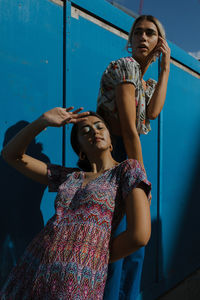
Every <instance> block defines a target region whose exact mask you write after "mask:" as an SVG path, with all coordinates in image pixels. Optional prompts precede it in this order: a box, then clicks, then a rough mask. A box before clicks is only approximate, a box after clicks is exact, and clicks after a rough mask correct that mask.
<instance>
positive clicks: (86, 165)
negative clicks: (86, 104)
mask: <svg viewBox="0 0 200 300" xmlns="http://www.w3.org/2000/svg"><path fill="white" fill-rule="evenodd" d="M89 113H90V114H89V116H94V117H97V118H98V119H100V120H101V121H102V122H103V123H104V124H105V126H106V128H107V129H108V131H109V126H108V124H107V123H106V122H105V120H104V119H103V118H102V117H101V116H100V115H98V114H97V113H95V112H94V111H89ZM78 124H79V123H75V124H74V125H73V126H72V130H71V138H70V139H71V146H72V148H73V150H74V152H75V153H76V154H77V155H78V156H79V154H80V152H81V147H80V144H79V140H78ZM77 165H78V167H79V168H80V169H82V170H83V171H85V172H90V171H91V170H92V168H91V165H90V162H89V160H88V158H87V156H86V155H85V157H84V158H83V159H80V158H79V160H78V162H77Z"/></svg>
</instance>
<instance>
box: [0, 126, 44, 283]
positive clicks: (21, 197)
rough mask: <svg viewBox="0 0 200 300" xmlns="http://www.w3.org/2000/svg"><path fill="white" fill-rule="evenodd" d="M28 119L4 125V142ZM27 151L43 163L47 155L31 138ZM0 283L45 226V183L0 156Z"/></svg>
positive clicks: (39, 144) (40, 145)
mask: <svg viewBox="0 0 200 300" xmlns="http://www.w3.org/2000/svg"><path fill="white" fill-rule="evenodd" d="M28 124H29V123H28V122H26V121H19V122H18V123H16V124H15V125H13V126H11V127H10V128H8V129H7V131H6V133H5V136H4V142H3V146H4V145H6V144H7V143H8V141H9V140H10V139H11V138H12V137H13V136H14V135H16V134H17V132H19V131H20V130H21V129H22V128H24V127H25V126H26V125H28ZM27 154H29V155H31V156H33V157H34V158H37V159H39V160H41V161H43V162H45V163H48V162H50V160H49V158H48V157H47V156H46V155H45V154H43V153H42V144H41V143H36V140H35V139H34V140H33V141H32V142H31V144H30V145H29V147H28V149H27ZM0 170H1V180H0V187H1V200H0V287H1V286H2V285H3V283H4V282H5V280H6V278H7V276H8V274H9V273H10V271H11V269H12V268H13V266H14V265H16V263H17V261H18V259H19V257H20V256H21V255H22V254H23V252H24V250H25V248H26V246H27V245H28V244H29V242H30V241H31V240H32V239H33V237H34V236H35V235H36V234H37V233H38V232H39V231H40V230H41V229H42V228H43V227H44V222H43V217H42V213H41V210H40V204H41V200H42V196H43V193H44V190H45V188H46V186H45V185H42V184H39V183H37V182H35V181H33V180H31V179H29V178H27V177H25V176H24V175H22V174H20V173H19V172H18V171H17V170H15V169H13V168H12V167H10V166H9V165H8V164H7V163H6V162H5V161H4V160H3V158H2V157H1V156H0Z"/></svg>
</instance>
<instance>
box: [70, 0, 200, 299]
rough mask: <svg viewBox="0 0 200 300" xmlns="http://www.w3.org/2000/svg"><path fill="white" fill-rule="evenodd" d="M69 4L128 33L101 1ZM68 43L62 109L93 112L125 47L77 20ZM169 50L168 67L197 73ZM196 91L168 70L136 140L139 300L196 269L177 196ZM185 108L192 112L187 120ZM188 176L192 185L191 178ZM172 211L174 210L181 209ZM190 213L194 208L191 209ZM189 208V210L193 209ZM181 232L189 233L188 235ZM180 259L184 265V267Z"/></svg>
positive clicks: (154, 69) (189, 79)
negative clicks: (141, 187) (144, 177)
mask: <svg viewBox="0 0 200 300" xmlns="http://www.w3.org/2000/svg"><path fill="white" fill-rule="evenodd" d="M75 3H76V4H78V5H80V6H82V7H83V8H84V9H86V10H88V11H91V12H92V14H97V15H98V16H99V17H101V18H103V19H105V20H106V21H110V20H111V19H112V20H114V21H115V19H114V18H115V17H116V16H117V21H116V22H115V23H114V25H117V26H119V27H120V26H121V28H122V29H123V30H127V28H128V27H129V28H130V27H131V23H132V20H131V23H129V25H128V27H127V22H130V17H129V16H127V20H128V21H127V22H124V25H123V22H122V20H123V21H124V13H123V12H120V11H119V10H117V13H116V8H114V7H111V6H107V3H105V1H100V2H95V5H93V3H92V2H91V1H84V3H83V1H81V0H80V1H75ZM119 24H120V25H119ZM69 35H70V43H71V44H70V47H71V48H70V49H69V53H68V58H69V60H68V63H67V69H68V70H69V74H68V78H67V84H69V82H70V88H69V91H68V101H69V105H71V104H74V103H76V104H77V106H80V105H81V106H82V105H83V104H84V107H85V109H95V108H96V97H97V93H98V88H99V80H100V78H101V75H102V72H103V71H104V69H105V67H106V66H107V65H108V63H109V62H110V61H111V60H114V59H117V58H119V57H122V56H127V52H126V51H125V50H124V48H125V44H126V41H125V40H123V39H122V38H120V37H118V36H116V35H114V34H112V33H111V32H108V31H107V30H105V29H104V28H101V27H100V26H98V25H95V24H93V23H92V22H90V21H89V20H86V19H84V18H82V17H79V19H74V18H71V19H70V27H69ZM169 44H170V46H171V49H172V57H173V58H174V59H176V60H177V61H179V62H181V63H183V65H186V66H188V67H189V68H190V69H192V70H194V71H196V72H198V71H199V70H200V69H199V66H200V64H199V62H198V61H197V60H195V59H194V58H193V57H191V56H189V55H188V54H187V53H185V52H184V51H183V50H182V49H180V48H179V47H177V46H176V45H173V44H172V43H170V42H169ZM149 77H152V78H154V79H157V78H158V64H157V63H154V64H153V65H152V66H151V68H150V69H149V70H148V73H147V74H146V76H145V78H146V79H147V78H149ZM68 81H69V82H68ZM198 86H199V79H197V78H195V77H194V76H192V75H190V74H188V73H186V72H185V71H183V70H181V69H180V68H177V67H176V66H174V65H171V73H170V79H169V85H168V92H167V98H166V105H165V107H164V111H163V112H162V114H161V116H160V118H159V119H157V120H155V121H152V122H151V125H152V131H151V132H150V133H149V135H147V136H142V137H141V141H142V148H143V156H144V162H145V166H146V169H147V173H148V175H149V179H150V181H151V182H152V184H153V190H152V196H153V199H152V205H151V215H152V237H151V241H150V243H149V245H148V246H147V249H146V258H145V262H144V269H143V275H142V284H141V294H140V296H139V299H148V300H151V299H156V297H158V296H159V295H160V294H162V293H163V292H164V291H166V290H167V289H169V288H171V287H172V286H173V285H175V284H176V283H177V282H178V281H180V280H181V279H183V278H184V276H186V275H187V274H189V273H190V272H192V271H193V270H195V268H198V267H199V264H200V258H199V254H198V251H199V250H200V239H199V236H198V235H197V232H195V230H194V228H196V229H198V228H199V225H200V224H199V223H200V222H199V221H198V218H196V219H195V221H193V222H192V223H191V225H190V226H188V223H190V222H191V216H190V217H185V215H187V213H186V211H187V207H188V202H189V201H191V200H189V199H190V197H189V196H188V193H187V196H184V195H185V193H186V192H185V189H186V190H188V189H190V188H191V181H192V179H193V176H192V175H191V173H190V172H191V171H192V172H193V173H194V170H193V169H194V168H195V164H196V163H195V162H196V161H197V158H198V155H197V154H198V151H199V144H198V143H199V141H198V136H199V132H198V127H197V124H198V122H199V121H198V120H199V116H200V108H199V104H200V102H199V99H200V94H199V88H198ZM191 103H193V105H194V107H195V111H194V112H192V113H190V110H191V109H192V107H191ZM190 107H191V108H190ZM186 113H187V117H186ZM189 119H191V120H189ZM180 121H181V122H180ZM184 121H185V122H184ZM192 124H193V125H192ZM194 124H196V128H194V127H195V126H194ZM181 128H182V129H181ZM159 130H160V131H159ZM191 131H192V132H191ZM190 135H192V136H193V138H192V140H193V144H194V145H193V147H194V148H193V154H192V157H193V167H192V165H191V163H192V160H191V159H189V160H188V162H187V163H185V161H186V157H187V156H189V157H190V153H192V152H191V151H190V149H189V147H190V143H187V142H185V141H186V140H187V139H188V138H189V136H190ZM185 144H186V145H185ZM67 147H69V145H68V146H67ZM182 148H183V149H182ZM158 151H159V152H160V153H158ZM194 152H195V153H194ZM158 154H159V155H158ZM68 157H70V158H71V159H70V163H71V164H72V165H74V163H75V162H76V160H77V157H76V156H75V155H74V154H71V153H70V155H69V154H68ZM181 157H182V159H181ZM66 161H67V160H66ZM183 161H184V164H183ZM184 165H185V166H184ZM178 174H181V175H182V176H181V177H180V175H179V176H178ZM195 176H196V177H197V178H199V177H198V176H199V174H197V171H196V173H195ZM181 178H182V179H181ZM196 180H198V179H196ZM180 185H181V188H180ZM182 186H183V187H182ZM187 186H188V188H187ZM193 189H194V188H193ZM194 194H195V195H196V198H198V197H199V196H198V193H197V191H194ZM183 196H184V197H183ZM180 205H182V207H181V209H180ZM189 206H190V205H189ZM197 206H198V208H199V205H198V204H197ZM193 207H194V208H193V210H195V206H193ZM190 211H191V212H192V214H193V213H194V216H195V211H192V209H191V208H190ZM194 224H195V226H194ZM182 226H183V227H182ZM188 228H190V230H189V231H188ZM192 228H193V229H192ZM184 231H186V232H188V240H184V239H181V233H182V232H184ZM191 232H192V235H193V234H194V236H193V238H192V240H195V242H196V246H197V248H198V250H197V249H195V250H194V247H191V246H190V245H191V244H190V243H189V244H188V242H189V235H190V236H191ZM179 239H180V241H179ZM180 248H181V249H184V250H182V252H183V253H182V255H181V256H179V254H178V253H180ZM188 256H189V257H190V259H191V263H187V260H186V258H187V257H188Z"/></svg>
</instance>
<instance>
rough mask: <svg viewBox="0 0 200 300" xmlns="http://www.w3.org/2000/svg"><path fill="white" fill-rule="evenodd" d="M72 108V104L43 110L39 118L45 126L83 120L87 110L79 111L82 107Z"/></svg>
mask: <svg viewBox="0 0 200 300" xmlns="http://www.w3.org/2000/svg"><path fill="white" fill-rule="evenodd" d="M73 109H74V107H73V106H71V107H68V108H62V107H55V108H53V109H51V110H49V111H47V112H45V113H44V114H43V115H42V116H41V119H42V120H43V122H44V123H45V126H52V127H61V126H64V125H65V124H69V123H78V122H80V121H84V120H86V118H87V116H88V115H89V112H82V113H79V112H80V111H82V110H83V107H80V108H78V109H76V110H74V111H72V110H73Z"/></svg>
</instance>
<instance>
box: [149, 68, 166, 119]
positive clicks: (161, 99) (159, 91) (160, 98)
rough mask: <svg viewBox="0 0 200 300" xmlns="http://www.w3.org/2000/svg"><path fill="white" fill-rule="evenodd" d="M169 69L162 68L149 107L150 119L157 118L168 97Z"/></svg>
mask: <svg viewBox="0 0 200 300" xmlns="http://www.w3.org/2000/svg"><path fill="white" fill-rule="evenodd" d="M168 78H169V70H167V69H166V70H162V71H161V73H160V76H159V79H158V83H157V85H156V88H155V91H154V93H153V96H152V98H151V101H150V103H149V105H148V107H147V116H148V118H149V119H156V118H157V117H158V115H159V114H160V112H161V110H162V108H163V106H164V103H165V98H166V93H167V83H168Z"/></svg>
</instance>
